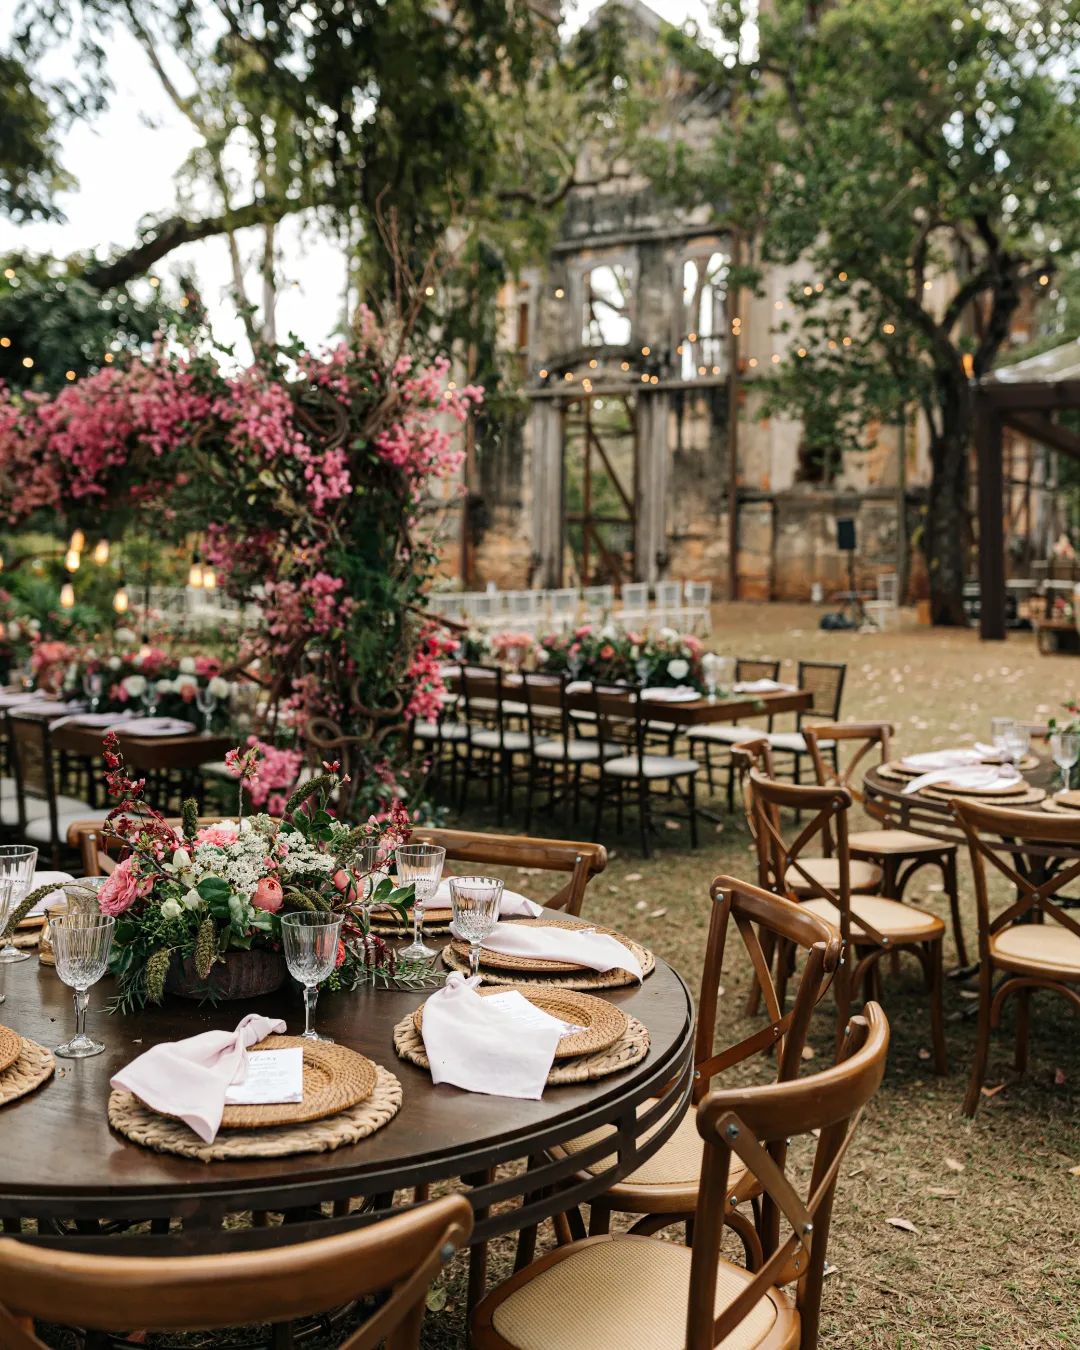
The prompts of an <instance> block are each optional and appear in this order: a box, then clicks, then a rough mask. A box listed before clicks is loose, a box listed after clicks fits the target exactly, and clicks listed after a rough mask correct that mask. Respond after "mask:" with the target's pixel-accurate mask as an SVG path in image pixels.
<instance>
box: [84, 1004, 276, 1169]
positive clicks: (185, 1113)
mask: <svg viewBox="0 0 1080 1350" xmlns="http://www.w3.org/2000/svg"><path fill="white" fill-rule="evenodd" d="M284 1030H285V1023H284V1022H283V1021H282V1020H281V1019H280V1018H279V1017H263V1016H261V1015H260V1014H259V1013H248V1015H247V1016H246V1017H242V1018H241V1019H240V1021H239V1022H238V1023H237V1026H236V1030H235V1031H204V1032H202V1033H201V1034H200V1035H198V1036H189V1037H188V1038H187V1040H184V1041H163V1042H162V1043H161V1044H160V1045H152V1046H151V1047H150V1049H149V1050H147V1051H146V1052H145V1054H142V1055H139V1056H138V1058H137V1059H133V1060H132V1061H131V1063H130V1064H128V1065H127V1066H126V1067H125V1068H123V1069H121V1070H120V1072H119V1073H118V1074H114V1075H113V1077H112V1079H111V1081H110V1086H111V1087H114V1088H119V1089H121V1091H123V1092H132V1093H134V1094H135V1096H136V1097H138V1099H139V1100H140V1101H142V1102H145V1103H146V1105H147V1106H149V1107H150V1108H151V1109H152V1110H154V1111H160V1112H161V1113H162V1114H163V1115H166V1116H178V1117H179V1118H180V1120H182V1121H183V1122H184V1123H185V1124H186V1125H190V1126H191V1128H192V1129H193V1130H194V1131H195V1133H196V1134H197V1135H198V1136H199V1138H200V1139H201V1140H202V1141H203V1143H204V1144H212V1143H213V1142H214V1140H215V1139H216V1138H217V1132H218V1130H219V1129H220V1128H221V1116H222V1112H223V1111H224V1110H225V1089H226V1088H227V1087H229V1086H230V1085H231V1084H233V1083H242V1082H243V1081H244V1078H245V1075H246V1074H247V1062H246V1060H245V1058H244V1052H245V1051H246V1050H247V1049H248V1047H249V1046H252V1045H258V1043H259V1042H260V1041H261V1040H263V1039H264V1038H265V1037H267V1036H270V1035H273V1034H275V1033H277V1034H280V1033H282V1032H284Z"/></svg>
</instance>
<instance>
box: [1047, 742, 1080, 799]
mask: <svg viewBox="0 0 1080 1350" xmlns="http://www.w3.org/2000/svg"><path fill="white" fill-rule="evenodd" d="M1050 753H1051V754H1052V755H1053V757H1054V763H1055V764H1056V765H1057V766H1058V768H1059V769H1060V770H1061V790H1062V791H1063V792H1064V791H1066V790H1067V789H1068V787H1069V786H1070V783H1071V781H1072V766H1073V765H1074V764H1075V763H1076V761H1077V760H1078V759H1080V735H1078V734H1077V733H1076V732H1075V731H1055V732H1054V734H1053V735H1052V736H1051V737H1050Z"/></svg>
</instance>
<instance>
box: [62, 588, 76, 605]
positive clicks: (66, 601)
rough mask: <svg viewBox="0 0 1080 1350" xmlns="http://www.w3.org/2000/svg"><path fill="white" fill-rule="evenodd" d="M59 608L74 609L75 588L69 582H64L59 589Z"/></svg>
mask: <svg viewBox="0 0 1080 1350" xmlns="http://www.w3.org/2000/svg"><path fill="white" fill-rule="evenodd" d="M60 607H61V609H74V607H75V587H74V586H73V585H72V584H71V582H70V581H65V582H64V584H63V585H62V586H61V587H60Z"/></svg>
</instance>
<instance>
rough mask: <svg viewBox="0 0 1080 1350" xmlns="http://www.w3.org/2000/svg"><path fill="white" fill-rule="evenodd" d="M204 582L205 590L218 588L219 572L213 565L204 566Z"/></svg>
mask: <svg viewBox="0 0 1080 1350" xmlns="http://www.w3.org/2000/svg"><path fill="white" fill-rule="evenodd" d="M202 584H203V590H204V591H216V590H217V573H216V572H215V571H214V569H213V568H212V567H204V568H203V575H202Z"/></svg>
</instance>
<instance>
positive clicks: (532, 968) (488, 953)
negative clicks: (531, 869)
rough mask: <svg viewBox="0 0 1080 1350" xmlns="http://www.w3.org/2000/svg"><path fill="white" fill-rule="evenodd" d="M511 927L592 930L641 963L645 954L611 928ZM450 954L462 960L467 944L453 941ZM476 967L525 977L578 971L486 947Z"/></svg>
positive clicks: (572, 923) (519, 922)
mask: <svg viewBox="0 0 1080 1350" xmlns="http://www.w3.org/2000/svg"><path fill="white" fill-rule="evenodd" d="M512 922H513V924H514V926H515V927H519V926H520V927H522V928H569V929H570V930H571V931H572V930H574V929H578V928H581V929H592V930H593V931H595V932H597V933H603V934H605V936H607V937H613V938H614V939H615V941H616V942H621V943H622V944H623V946H624V947H626V948H627V949H628V950H629V951H631V952H633V954H634V955H635V956H636V957H637V959H638V961H639V962H640V961H641V958H642V956H643V955H644V954H645V949H644V947H640V946H639V945H638V944H637V943H636V942H634V941H633V939H631V938H628V937H626V936H625V935H624V934H622V933H619V932H616V930H615V929H614V928H603V927H601V925H600V924H590V923H580V922H578V921H577V920H574V919H567V920H559V919H549V918H543V919H514V920H512ZM453 947H454V951H455V953H456V955H458V956H466V955H468V952H469V944H468V943H467V942H462V941H460V940H459V939H457V938H455V939H454V943H453ZM480 965H481V967H482V968H483V969H484V970H485V971H488V970H509V971H515V970H519V971H521V972H522V973H523V974H526V975H573V974H574V973H575V972H576V971H578V970H580V969H581V967H580V966H579V965H577V964H576V963H575V962H573V961H560V960H558V959H557V958H549V957H546V956H521V955H519V954H518V953H516V952H500V951H492V950H491V949H489V948H487V947H482V948H481V954H480Z"/></svg>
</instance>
